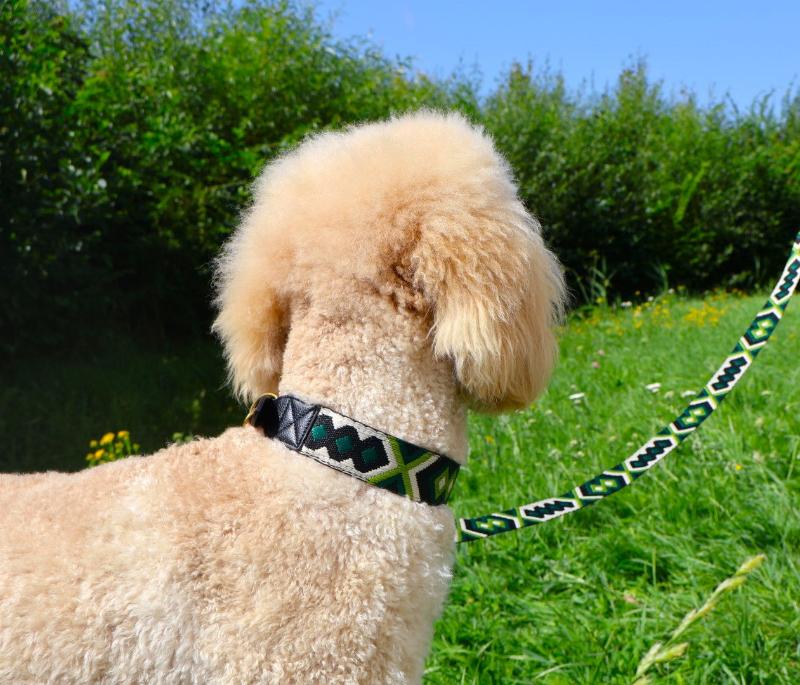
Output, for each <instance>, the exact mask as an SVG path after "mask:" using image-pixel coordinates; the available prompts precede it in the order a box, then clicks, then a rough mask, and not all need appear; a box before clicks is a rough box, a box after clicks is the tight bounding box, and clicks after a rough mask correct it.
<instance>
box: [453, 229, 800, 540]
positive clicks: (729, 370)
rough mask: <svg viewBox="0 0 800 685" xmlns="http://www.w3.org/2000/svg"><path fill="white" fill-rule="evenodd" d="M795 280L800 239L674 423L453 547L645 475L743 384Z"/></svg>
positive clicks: (544, 517)
mask: <svg viewBox="0 0 800 685" xmlns="http://www.w3.org/2000/svg"><path fill="white" fill-rule="evenodd" d="M799 280H800V233H798V234H797V237H796V238H795V242H794V245H793V246H792V253H791V255H790V256H789V261H788V262H787V263H786V267H785V268H784V270H783V273H782V274H781V278H780V280H779V281H778V284H777V285H776V286H775V289H774V290H773V291H772V294H771V295H770V296H769V299H768V300H767V302H766V304H765V305H764V307H763V308H762V309H761V311H759V312H758V314H756V317H755V318H754V319H753V321H752V323H751V324H750V326H749V327H748V328H747V330H746V331H745V333H744V335H743V336H742V337H741V338H739V342H737V343H736V346H735V347H734V348H733V351H732V352H731V354H730V355H729V356H728V357H727V359H725V361H724V362H723V364H722V366H720V368H719V370H718V371H717V372H716V373H715V374H714V375H713V376H712V377H711V379H710V380H709V381H708V383H706V385H705V387H704V388H703V389H702V390H701V391H700V392H699V393H698V394H697V396H696V397H695V399H693V400H692V401H691V402H690V403H689V405H688V406H687V407H686V408H685V409H684V410H683V411H682V412H681V413H680V414H679V415H678V417H677V418H676V419H675V420H674V421H672V423H670V424H669V425H667V426H666V427H664V428H662V429H661V430H660V431H658V433H656V435H654V436H653V437H652V438H650V440H648V441H647V442H646V443H644V445H642V446H641V447H640V448H639V449H638V450H636V452H634V453H633V454H632V455H631V456H629V457H628V458H627V459H626V460H625V461H623V462H621V463H620V464H617V465H616V466H612V467H611V468H610V469H606V470H605V471H603V472H602V473H601V474H599V475H597V476H595V477H594V478H592V479H591V480H587V481H586V482H585V483H582V484H581V485H578V486H577V487H575V488H573V489H572V490H570V491H569V492H566V493H564V494H563V495H560V496H559V497H552V498H550V499H543V500H539V501H538V502H532V503H531V504H525V505H523V506H520V507H516V508H514V509H506V510H505V511H500V512H497V513H494V514H486V515H485V516H476V517H475V518H462V519H458V520H457V522H456V541H457V542H471V541H472V540H480V539H482V538H487V537H490V536H492V535H499V534H500V533H508V532H510V531H512V530H517V529H518V528H526V527H528V526H534V525H536V524H537V523H544V522H545V521H550V520H551V519H555V518H559V517H561V516H566V515H567V514H571V513H573V512H575V511H578V510H579V509H583V508H585V507H588V506H589V505H591V504H594V503H595V502H598V501H600V500H601V499H603V498H604V497H608V496H609V495H613V494H614V493H615V492H619V491H620V490H622V489H623V488H624V487H626V486H628V485H630V484H631V483H632V482H633V481H635V480H636V479H637V478H640V477H641V476H642V475H644V474H645V473H646V472H647V471H649V470H650V469H651V468H653V466H655V465H656V464H657V463H658V462H660V461H661V460H662V459H664V457H666V456H667V455H668V454H669V453H670V452H672V450H674V449H675V448H676V447H677V446H678V445H680V444H681V443H682V442H683V441H684V440H686V438H688V437H689V436H690V435H691V434H692V433H693V432H694V431H695V430H697V428H699V426H700V424H702V423H703V421H705V420H706V419H707V418H708V417H709V416H711V414H712V413H713V412H714V410H715V409H716V408H717V407H718V406H719V405H720V403H721V402H722V400H724V399H725V398H726V397H727V395H728V393H729V392H730V391H731V390H733V388H734V386H735V385H736V384H737V383H738V382H739V381H740V380H741V378H742V377H743V376H744V374H745V372H746V371H747V370H748V369H749V368H750V366H751V365H752V363H753V360H754V359H755V358H756V356H758V353H759V352H760V351H761V350H763V349H764V347H765V346H766V344H767V341H768V340H769V337H770V335H772V332H773V331H774V330H775V328H777V326H778V323H779V322H780V320H781V317H782V316H783V312H784V311H785V309H786V306H787V305H788V304H789V300H790V299H791V297H792V294H793V293H794V290H795V288H796V287H797V282H798V281H799Z"/></svg>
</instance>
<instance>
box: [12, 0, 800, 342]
mask: <svg viewBox="0 0 800 685" xmlns="http://www.w3.org/2000/svg"><path fill="white" fill-rule="evenodd" d="M0 22H1V24H0V41H1V42H0V89H2V90H1V91H0V119H1V123H0V182H1V183H2V188H3V197H4V200H5V201H4V209H3V212H2V219H0V221H2V222H3V223H2V225H0V295H2V298H3V303H4V306H3V307H2V308H0V328H1V329H3V330H7V331H10V332H11V335H3V336H2V343H0V344H2V345H3V346H4V347H5V348H6V349H7V350H15V349H20V348H24V349H31V348H32V347H41V346H44V347H47V346H50V347H54V346H59V347H61V348H63V347H64V346H65V345H66V344H67V343H68V342H69V343H74V344H80V342H81V341H85V340H91V339H93V338H94V337H96V336H97V335H101V334H102V333H103V331H105V330H109V329H113V330H115V331H120V330H122V331H123V332H129V333H133V334H136V335H137V336H144V337H151V338H152V337H163V336H166V335H176V334H180V333H187V334H191V333H197V332H199V331H205V330H207V328H208V324H209V321H210V317H211V313H210V311H209V306H208V300H209V294H210V287H209V276H210V274H209V263H210V261H211V259H212V258H213V255H214V254H215V253H216V251H217V250H218V247H219V245H220V243H221V241H222V240H223V239H224V237H225V236H226V235H227V234H228V233H229V231H230V230H231V228H232V227H233V226H234V225H235V223H236V220H237V215H238V212H239V211H240V209H241V208H242V207H243V206H244V205H245V204H246V203H247V201H248V186H249V183H250V181H251V180H252V178H253V177H254V175H255V174H256V173H257V172H258V171H259V169H260V168H261V167H262V165H263V164H264V163H265V161H267V160H269V159H270V158H272V157H274V156H275V155H276V154H279V153H280V152H281V151H283V150H286V149H288V148H290V147H291V146H293V145H295V144H296V143H297V142H298V141H299V140H301V139H302V138H303V137H304V136H306V135H308V134H310V133H313V132H314V131H318V130H321V129H325V128H337V127H340V126H342V125H343V124H346V123H350V122H356V121H365V120H371V119H376V118H382V117H386V116H387V115H389V114H390V113H393V112H399V111H404V110H409V109H416V108H419V107H422V106H429V107H440V108H456V109H460V110H461V111H463V112H465V113H466V114H467V116H469V117H470V118H472V119H473V120H475V121H477V122H481V123H483V124H484V125H485V126H486V127H487V129H488V130H489V131H490V132H491V133H492V134H493V135H494V136H495V137H496V139H497V140H498V143H499V145H500V147H501V148H502V150H503V152H504V153H505V154H506V155H507V156H508V157H509V159H510V160H511V162H512V165H513V166H514V169H515V171H516V174H517V176H518V179H519V182H520V186H521V189H522V194H523V196H524V199H525V201H526V202H527V204H528V206H529V207H530V208H531V209H532V210H533V211H535V212H536V213H537V214H538V215H539V217H540V218H541V220H542V222H543V223H544V225H545V227H546V229H547V231H548V237H549V239H550V240H551V242H552V243H553V245H554V246H555V248H556V250H557V251H558V253H559V255H560V256H561V258H562V259H563V261H564V262H565V264H566V266H567V267H568V269H569V272H570V277H571V280H572V284H573V290H575V291H576V292H577V293H578V294H579V295H580V294H581V293H583V296H584V297H594V296H596V295H597V294H598V293H600V294H608V295H611V296H615V295H619V296H624V297H629V296H631V295H632V294H633V293H635V291H637V290H638V291H642V292H647V291H650V290H653V289H657V288H660V287H664V285H665V284H666V283H670V284H677V283H680V284H683V285H686V286H687V287H689V288H692V289H703V288H708V287H711V286H715V285H723V286H730V285H737V286H743V287H748V286H752V285H755V284H759V283H760V282H761V281H763V280H765V279H767V278H769V277H771V276H772V273H771V272H772V271H773V270H774V269H775V268H776V267H777V266H778V265H779V263H780V261H781V260H782V258H783V253H784V251H785V248H786V243H787V241H788V239H789V238H790V237H791V234H792V233H793V230H794V228H795V227H796V226H798V225H800V100H799V99H798V98H797V97H794V99H791V98H789V97H788V96H787V98H785V99H784V102H783V103H782V105H781V106H780V107H779V108H778V111H777V112H776V111H774V110H773V109H772V108H771V106H770V105H769V102H763V103H757V104H756V105H755V106H754V107H753V108H752V109H751V110H749V111H747V112H744V113H739V112H736V111H733V110H732V109H731V107H728V106H724V105H722V104H720V105H715V106H711V107H707V108H701V107H699V106H697V105H696V103H695V102H694V101H693V100H692V99H691V98H689V99H684V100H680V101H678V100H674V99H671V98H668V97H666V96H665V95H664V94H663V93H662V92H661V90H660V87H659V85H658V84H654V83H652V82H650V81H649V80H648V78H647V75H646V71H645V69H644V67H643V66H638V65H637V66H635V67H634V68H632V69H631V70H628V71H625V72H624V73H623V74H622V75H621V77H620V79H619V83H618V85H617V87H616V88H615V89H614V90H612V91H610V92H608V93H605V94H603V95H600V96H597V95H588V96H586V95H581V94H576V93H571V92H569V91H568V90H567V89H566V88H565V87H564V84H563V82H562V80H561V79H560V77H558V76H557V75H549V74H547V73H543V74H538V73H535V72H534V71H533V70H532V69H531V68H530V66H524V65H515V66H514V67H513V68H512V69H511V70H510V71H509V73H508V74H507V77H506V78H505V79H504V81H503V82H502V83H501V84H500V85H499V86H498V87H497V88H496V90H495V91H494V92H493V93H492V94H491V95H490V96H489V97H488V98H483V99H481V98H479V97H478V95H477V91H478V89H477V87H476V84H475V83H474V82H473V80H471V79H470V78H469V77H466V76H464V75H460V74H456V75H454V76H453V77H451V78H450V79H447V80H431V79H429V78H426V77H424V76H422V75H420V74H417V73H415V72H414V70H413V69H412V67H411V65H410V64H408V63H406V62H404V61H402V60H397V59H389V58H387V57H386V56H384V55H383V54H382V53H381V52H380V51H378V50H376V49H375V48H374V47H373V46H371V45H370V44H369V43H367V42H364V41H360V40H357V39H354V40H352V41H348V42H342V41H337V40H335V39H334V38H333V37H332V36H331V33H330V31H329V29H328V28H327V27H326V26H325V25H323V24H321V23H320V22H319V21H318V20H317V19H316V18H315V16H314V14H313V12H312V11H311V10H310V9H304V8H303V7H302V6H299V5H295V4H292V3H291V2H278V3H275V2H263V1H262V2H256V1H254V2H248V3H243V4H242V3H239V4H237V5H236V7H235V8H232V7H231V6H229V5H217V4H215V3H213V2H212V3H209V2H207V1H203V0H140V1H134V0H109V2H105V3H101V4H99V5H98V4H96V3H92V2H89V1H88V0H87V2H86V3H85V4H84V5H77V4H75V3H72V4H69V5H67V6H65V7H61V8H60V9H59V8H58V6H57V5H54V4H53V3H49V2H42V1H40V0H11V1H10V2H7V3H3V4H2V5H0Z"/></svg>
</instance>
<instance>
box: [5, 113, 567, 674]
mask: <svg viewBox="0 0 800 685" xmlns="http://www.w3.org/2000/svg"><path fill="white" fill-rule="evenodd" d="M254 190H255V198H254V202H253V204H252V206H251V207H250V209H249V210H248V211H246V213H245V214H244V216H243V219H242V221H241V224H240V226H239V227H238V229H237V230H236V231H235V233H234V234H233V236H232V237H231V239H230V240H229V242H228V243H227V245H226V246H225V247H224V249H223V252H222V254H221V256H220V258H219V260H218V263H217V274H216V276H217V277H216V284H217V300H216V302H217V305H218V316H217V318H216V321H215V323H214V330H215V332H216V333H217V334H218V335H219V337H220V338H221V340H222V343H223V345H224V349H225V353H226V359H227V362H228V366H229V370H230V380H231V382H232V385H233V387H234V389H235V391H236V393H237V395H238V396H239V397H240V398H243V399H247V400H253V399H255V398H257V397H259V396H261V395H263V394H265V393H271V392H277V393H280V395H292V396H294V397H295V398H298V399H299V400H302V401H305V402H309V403H314V404H317V405H321V406H323V407H327V408H329V409H331V410H332V411H334V412H339V413H341V414H342V415H345V416H348V417H352V419H354V420H355V421H357V422H363V424H366V425H367V426H371V427H374V428H375V429H376V430H377V431H382V432H383V433H385V434H388V435H391V436H395V438H397V439H399V440H400V441H406V442H407V443H410V444H411V445H419V446H422V447H423V448H424V450H429V451H430V452H431V453H435V454H438V455H444V456H446V457H447V458H449V459H450V460H453V461H454V462H457V463H458V464H464V463H465V461H466V459H467V452H468V444H467V408H468V407H472V408H475V409H477V410H479V411H487V412H500V411H508V410H514V409H517V408H521V407H525V406H526V405H528V404H529V403H530V402H531V401H532V399H533V398H534V397H535V396H536V395H537V393H539V392H540V391H541V390H542V389H543V387H544V386H545V384H546V382H547V380H548V376H549V374H550V372H551V369H552V367H553V364H554V362H555V359H556V355H557V352H556V350H557V345H556V342H555V337H554V326H555V324H556V323H557V321H558V319H559V316H560V314H561V310H562V303H563V300H564V285H563V278H562V272H561V268H560V267H559V265H558V262H557V261H556V259H555V257H554V256H553V255H552V253H551V252H550V251H549V250H548V249H547V248H546V247H545V245H544V243H543V240H542V237H541V235H540V227H539V224H538V223H537V222H536V220H535V219H534V218H533V217H532V216H531V215H530V214H529V213H528V212H527V211H526V210H525V208H524V207H523V205H522V204H521V202H520V201H519V199H518V198H517V193H516V188H515V185H514V181H513V178H512V174H511V171H510V168H509V166H508V164H507V163H506V162H505V161H504V160H503V158H502V157H501V156H500V155H499V154H498V152H497V151H496V150H495V148H494V146H493V144H492V142H491V140H490V139H489V138H488V137H487V135H486V134H485V133H484V132H483V131H482V130H481V129H479V128H477V127H474V126H473V125H471V124H470V123H468V122H467V121H466V120H465V119H464V118H463V117H461V116H460V115H456V114H444V113H438V112H430V111H423V112H417V113H414V114H408V115H404V116H398V117H395V118H393V119H390V120H387V121H383V122H378V123H369V124H364V125H359V126H354V127H351V128H348V129H346V130H345V131H343V132H337V133H322V134H319V135H317V136H315V137H312V138H310V139H308V140H306V141H305V142H303V143H302V144H301V145H299V146H298V147H297V148H296V149H295V150H294V151H292V152H289V153H287V154H285V155H284V156H282V157H280V158H278V159H277V160H275V161H273V162H272V163H271V164H269V165H268V166H267V167H266V168H265V170H264V172H263V173H262V174H261V176H260V177H259V179H258V180H257V182H256V184H255V188H254ZM454 533H455V531H454V523H453V516H452V513H451V511H450V510H449V509H448V507H447V506H445V505H434V504H430V503H427V502H421V501H415V499H414V498H411V497H406V496H403V495H402V494H398V493H397V492H391V491H388V490H387V489H386V488H382V487H376V486H374V485H373V484H371V483H369V482H365V481H364V480H360V479H358V478H354V477H351V475H348V474H345V473H342V472H340V471H339V470H336V469H335V468H328V466H326V465H324V464H320V463H318V460H315V459H309V458H308V457H307V456H305V455H304V454H301V453H299V452H298V451H296V450H293V449H290V448H289V447H287V446H286V445H285V444H284V443H283V442H281V441H278V440H276V439H271V438H270V437H268V436H267V435H266V434H265V431H264V430H263V429H262V428H257V427H254V426H253V425H245V426H242V427H235V428H230V429H228V430H226V431H225V432H224V433H223V434H222V435H220V436H218V437H215V438H210V439H196V440H194V441H192V442H190V443H188V444H181V445H177V444H176V445H171V446H169V447H167V448H165V449H163V450H161V451H159V452H157V453H156V454H153V455H151V456H147V457H131V458H128V459H125V460H122V461H118V462H114V463H110V464H106V465H103V466H100V467H98V468H93V469H90V470H87V471H82V472H80V473H75V474H62V473H45V474H34V475H2V476H0V682H2V683H14V684H15V685H21V684H23V683H106V684H109V685H110V684H112V683H158V684H164V685H166V684H172V683H175V684H178V683H198V684H200V683H202V684H206V685H215V684H220V685H221V684H223V683H236V684H237V685H238V684H241V683H281V684H283V683H302V684H309V683H354V684H355V683H380V684H386V683H397V684H400V683H419V682H420V681H421V679H422V671H423V666H424V660H425V657H426V654H427V652H428V650H429V647H430V642H431V639H432V632H433V624H434V621H435V620H436V618H437V617H438V616H439V614H440V612H441V609H442V605H443V603H444V600H445V598H446V595H447V591H448V585H449V582H450V579H451V572H452V571H451V569H452V565H453V557H454Z"/></svg>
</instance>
